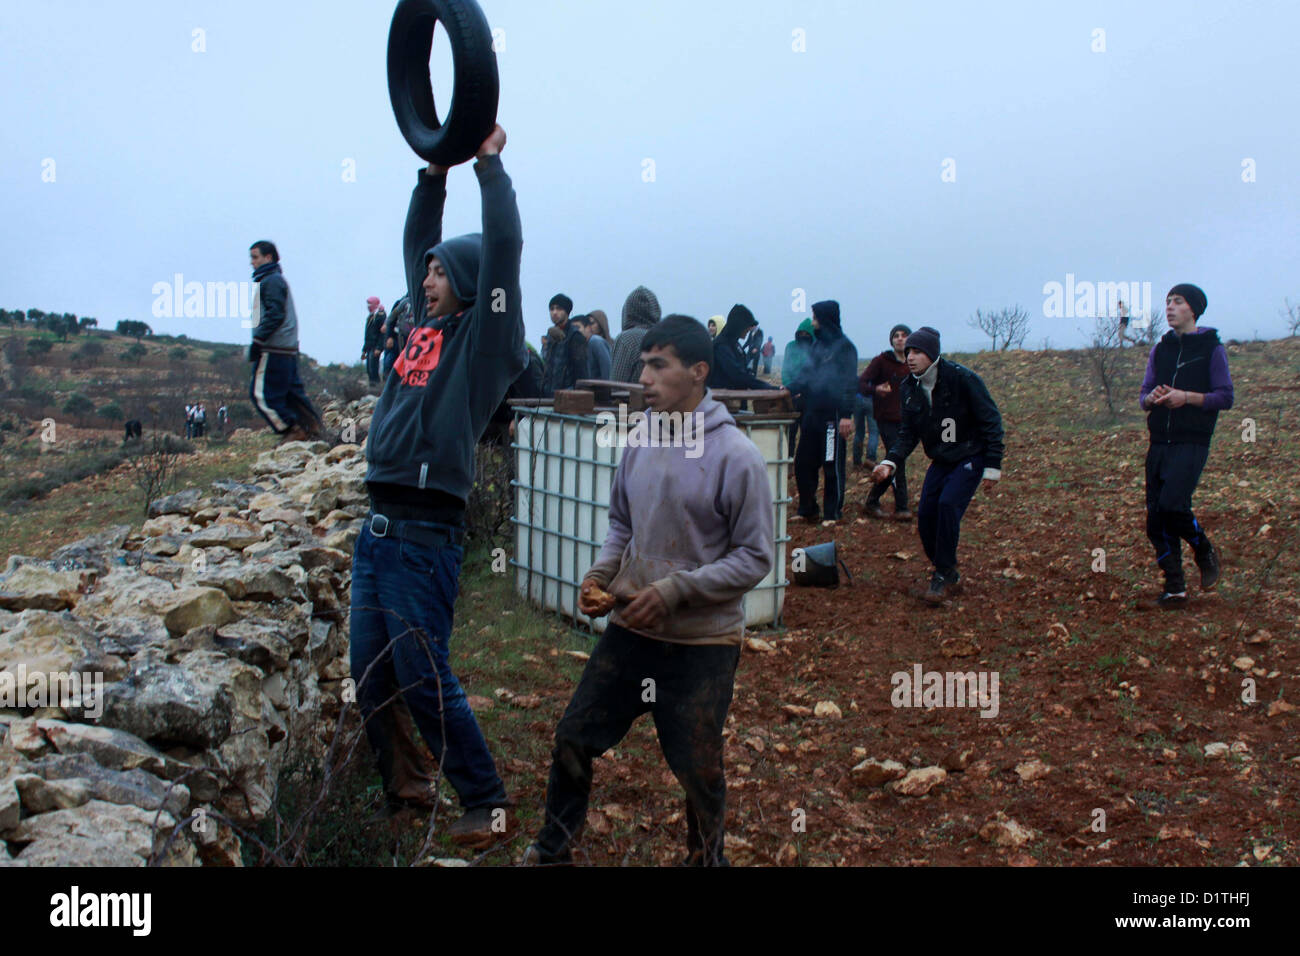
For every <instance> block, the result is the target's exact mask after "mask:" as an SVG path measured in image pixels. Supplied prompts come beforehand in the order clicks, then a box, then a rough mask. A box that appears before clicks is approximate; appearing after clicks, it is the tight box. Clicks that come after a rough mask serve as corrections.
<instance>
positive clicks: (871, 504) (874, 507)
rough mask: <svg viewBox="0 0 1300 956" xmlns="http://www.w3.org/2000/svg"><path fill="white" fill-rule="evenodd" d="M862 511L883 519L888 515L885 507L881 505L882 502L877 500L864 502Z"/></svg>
mask: <svg viewBox="0 0 1300 956" xmlns="http://www.w3.org/2000/svg"><path fill="white" fill-rule="evenodd" d="M862 513H863V514H864V515H866V516H867V517H868V518H882V519H883V518H885V517H887V515H886V514H885V509H884V508H882V507H880V503H879V502H877V501H868V502H867V503H866V504H864V505H863V506H862Z"/></svg>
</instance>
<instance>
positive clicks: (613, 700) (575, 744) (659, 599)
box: [524, 315, 775, 866]
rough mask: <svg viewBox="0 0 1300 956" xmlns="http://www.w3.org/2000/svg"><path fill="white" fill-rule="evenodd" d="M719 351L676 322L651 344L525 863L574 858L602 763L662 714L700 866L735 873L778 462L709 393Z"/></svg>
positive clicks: (689, 841)
mask: <svg viewBox="0 0 1300 956" xmlns="http://www.w3.org/2000/svg"><path fill="white" fill-rule="evenodd" d="M712 357H713V341H712V340H711V339H710V337H709V333H708V331H707V330H706V329H705V328H704V326H703V325H701V324H700V323H699V322H697V321H696V320H695V319H692V318H689V317H687V316H680V315H671V316H669V317H668V318H666V319H664V320H663V321H662V322H660V323H658V324H657V325H655V326H654V327H652V328H651V329H649V330H648V331H647V332H646V335H645V338H644V339H643V340H642V342H641V359H642V361H643V362H644V369H643V371H642V373H641V384H642V385H643V386H644V387H645V400H646V405H647V406H648V407H649V408H650V410H651V412H650V414H649V415H648V416H646V417H644V418H643V419H642V420H641V421H640V422H639V423H638V424H637V425H636V427H635V428H634V429H632V430H631V432H630V433H629V435H628V437H627V448H626V450H625V451H624V452H623V459H622V461H621V462H620V463H619V467H618V471H617V472H615V475H614V483H613V486H612V488H611V489H610V495H609V501H610V505H609V533H608V534H607V535H606V537H605V544H604V547H603V548H602V549H601V552H600V555H599V556H598V557H597V559H596V563H595V564H594V565H593V566H592V568H591V570H590V571H588V572H587V576H586V578H585V579H584V580H583V582H582V589H581V594H580V597H579V601H578V609H579V610H581V611H582V612H583V613H584V614H587V615H589V616H592V617H600V616H604V615H605V614H608V613H610V610H611V609H613V613H612V615H611V616H610V618H609V623H608V624H607V626H606V628H605V633H604V634H603V635H602V636H601V639H600V642H599V643H598V644H597V645H596V647H595V649H594V650H593V651H592V654H591V659H590V660H589V661H588V662H587V666H586V669H585V670H584V671H583V673H582V678H581V680H580V681H579V682H578V687H577V689H576V690H575V691H574V694H573V699H572V700H571V701H569V706H568V708H567V709H566V710H565V712H564V716H563V717H562V718H561V719H560V723H559V725H558V726H557V727H556V729H555V749H554V751H553V758H554V759H553V762H552V764H551V774H550V781H549V783H548V785H547V788H546V823H545V825H544V826H543V827H542V831H541V833H540V834H538V837H537V841H536V842H535V843H534V844H533V845H532V846H531V847H529V848H528V851H527V852H526V853H525V856H524V862H525V863H568V862H572V845H573V842H574V841H575V840H576V839H577V837H578V836H579V834H581V832H582V828H583V824H584V823H585V821H586V817H587V802H588V800H589V798H590V795H591V783H592V775H591V764H592V760H593V758H595V757H598V756H600V755H601V754H602V753H604V752H605V751H606V750H608V749H609V748H610V747H613V746H614V745H615V744H617V743H618V742H619V741H620V740H622V739H623V736H624V735H625V734H626V733H627V732H628V730H629V728H630V727H631V726H632V722H633V721H634V720H636V718H637V717H639V716H640V715H641V714H643V713H646V712H647V711H648V712H650V713H651V714H652V715H653V717H654V722H655V728H656V729H657V731H658V734H659V743H660V746H661V747H662V748H663V752H664V757H665V759H666V760H667V761H668V766H669V767H670V768H671V769H672V771H673V773H674V774H676V776H677V779H678V780H679V781H681V784H682V786H683V788H684V789H685V790H686V825H687V837H686V845H687V851H688V856H687V863H689V864H692V865H696V866H725V865H726V863H727V861H726V858H725V857H724V856H723V854H722V846H723V832H724V824H725V819H726V795H727V783H726V778H725V774H724V771H723V766H722V729H723V726H724V724H725V722H726V719H727V710H728V708H729V707H730V706H731V695H732V689H733V686H734V684H735V675H736V664H737V662H738V661H739V660H740V646H741V641H742V639H743V637H744V630H745V617H744V610H743V608H742V601H743V599H744V597H745V595H746V594H747V593H748V592H749V591H750V590H752V589H753V588H754V587H755V585H757V584H758V583H759V582H760V581H761V580H763V578H764V577H766V576H767V574H768V572H769V571H771V569H772V561H773V521H774V518H775V513H774V508H773V502H772V492H771V487H770V486H769V484H768V478H767V465H766V463H765V462H764V461H763V456H762V454H761V453H760V452H759V450H758V449H757V448H756V447H755V446H754V444H753V442H751V441H750V440H749V439H748V438H747V437H746V436H745V434H744V433H743V432H741V430H740V429H739V428H738V427H737V426H736V421H735V419H734V418H732V417H731V414H730V413H729V412H728V411H727V410H726V408H725V407H724V406H723V405H722V404H721V403H719V402H717V401H715V400H714V399H713V397H712V396H711V395H710V394H709V392H708V390H707V389H706V387H705V382H706V380H707V379H708V377H709V365H710V362H711V361H712Z"/></svg>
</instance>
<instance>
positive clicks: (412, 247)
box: [402, 166, 447, 325]
mask: <svg viewBox="0 0 1300 956" xmlns="http://www.w3.org/2000/svg"><path fill="white" fill-rule="evenodd" d="M446 202H447V168H446V167H445V166H429V167H427V168H425V169H422V170H420V177H419V179H418V181H417V182H416V184H415V189H414V191H412V193H411V205H410V206H409V207H407V210H406V229H405V230H404V231H403V233H402V261H403V262H405V263H406V292H407V295H409V296H410V301H411V319H412V320H413V321H414V323H415V324H416V325H419V324H420V323H421V322H423V321H424V289H423V288H422V286H423V283H424V277H425V275H426V274H427V273H428V266H427V265H426V264H425V261H424V254H425V253H426V252H428V251H429V250H430V249H432V248H433V247H434V246H436V245H437V244H438V243H440V242H441V241H442V209H443V206H444V205H446Z"/></svg>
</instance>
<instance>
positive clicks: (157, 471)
mask: <svg viewBox="0 0 1300 956" xmlns="http://www.w3.org/2000/svg"><path fill="white" fill-rule="evenodd" d="M191 450H192V449H191V448H190V446H189V445H188V444H186V443H185V442H183V441H181V440H180V439H179V438H177V437H176V436H175V435H170V434H168V433H166V432H161V431H158V429H156V428H155V429H154V430H153V431H152V432H151V433H150V436H149V443H148V444H147V445H145V447H144V449H143V450H142V451H141V452H140V453H139V454H138V455H134V456H132V457H131V458H129V459H128V463H129V472H130V475H131V482H132V484H134V485H135V486H136V487H137V488H139V489H140V492H141V495H142V496H143V498H144V516H145V517H146V518H147V517H149V506H150V505H151V504H153V503H154V502H155V501H157V500H158V499H159V498H161V497H163V496H164V495H166V494H168V493H170V492H171V491H172V490H173V489H174V488H175V487H176V484H177V481H178V479H179V478H180V470H181V456H182V455H184V454H186V453H187V452H189V451H191Z"/></svg>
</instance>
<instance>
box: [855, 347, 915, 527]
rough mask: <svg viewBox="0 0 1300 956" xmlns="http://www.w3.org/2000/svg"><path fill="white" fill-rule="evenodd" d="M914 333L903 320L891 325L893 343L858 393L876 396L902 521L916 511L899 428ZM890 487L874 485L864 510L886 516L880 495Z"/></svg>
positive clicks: (866, 374) (896, 512)
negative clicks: (907, 347) (912, 508)
mask: <svg viewBox="0 0 1300 956" xmlns="http://www.w3.org/2000/svg"><path fill="white" fill-rule="evenodd" d="M911 334H912V330H911V329H909V328H908V327H907V326H906V325H902V324H901V323H900V324H899V325H896V326H894V327H893V328H892V329H890V330H889V344H890V345H891V346H893V347H892V348H890V349H888V350H886V351H884V352H881V353H880V354H879V355H877V356H876V357H875V358H873V359H872V360H871V363H870V364H869V365H867V367H866V368H865V369H863V370H862V374H861V375H859V376H858V394H859V395H866V396H869V397H870V398H871V399H872V402H873V409H872V410H873V413H874V415H875V419H876V426H877V427H878V428H879V429H880V437H882V438H883V439H884V440H885V451H886V452H887V453H888V454H889V455H890V457H891V460H892V461H893V464H894V477H893V481H892V484H893V486H894V517H895V518H897V519H898V520H899V521H907V520H910V519H911V517H912V512H911V511H910V510H908V507H907V458H905V457H902V458H900V457H899V456H898V455H897V454H896V450H897V448H898V429H899V428H900V426H901V422H902V420H903V405H902V393H903V382H904V380H906V378H907V376H908V375H909V374H911V373H910V372H909V371H908V368H907V359H906V356H905V355H904V354H903V347H904V346H905V345H906V343H907V337H908V336H909V335H911ZM888 487H889V484H887V483H885V482H881V483H879V484H876V485H873V486H872V487H871V493H870V494H869V495H867V501H866V504H865V505H863V509H862V510H863V511H865V512H866V513H867V514H868V515H870V516H871V517H872V518H883V517H885V510H884V509H883V508H881V507H880V499H881V497H882V496H883V495H884V493H885V489H886V488H888Z"/></svg>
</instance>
